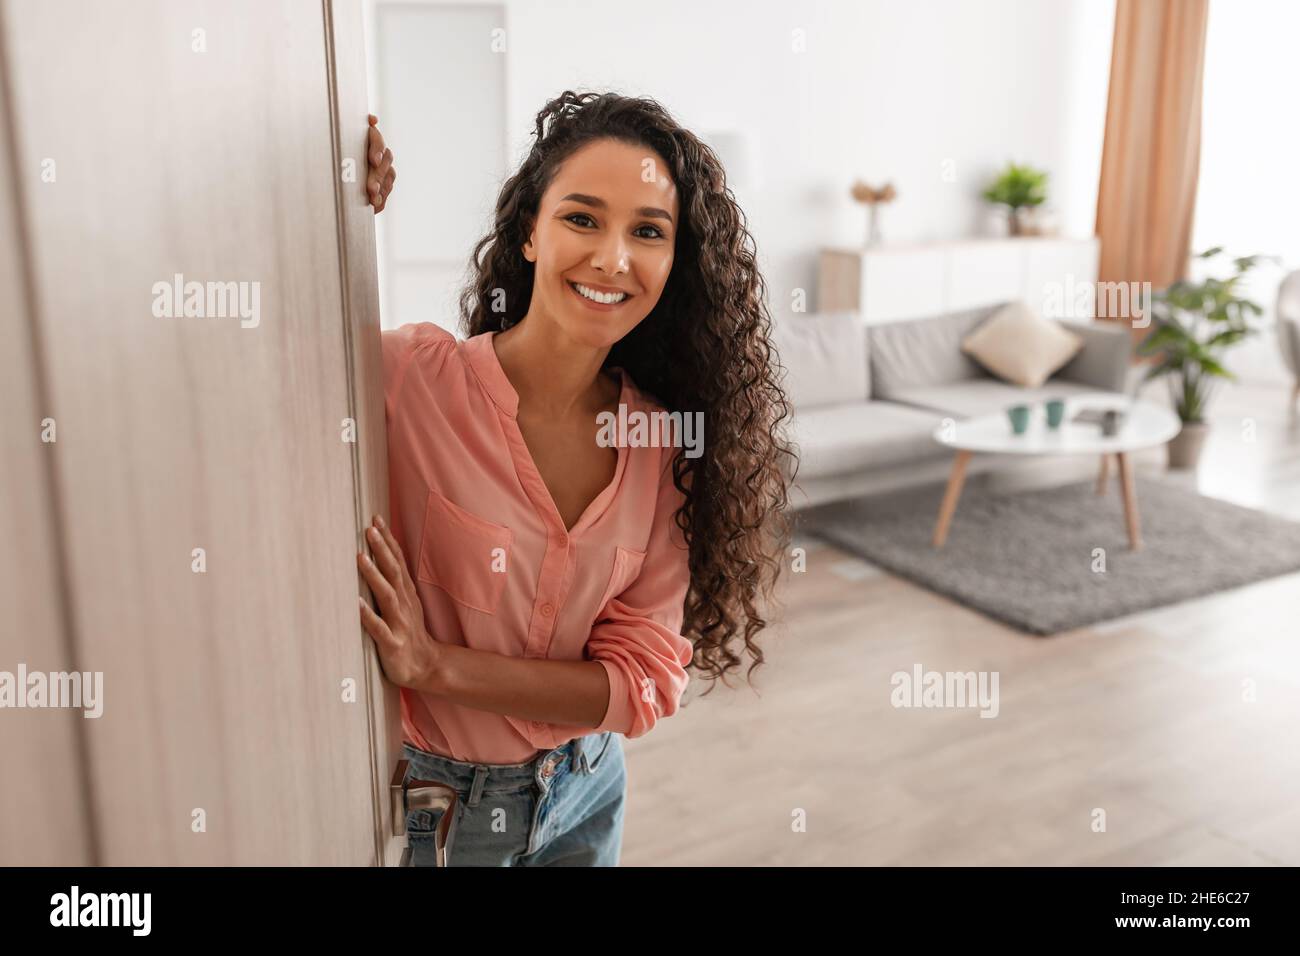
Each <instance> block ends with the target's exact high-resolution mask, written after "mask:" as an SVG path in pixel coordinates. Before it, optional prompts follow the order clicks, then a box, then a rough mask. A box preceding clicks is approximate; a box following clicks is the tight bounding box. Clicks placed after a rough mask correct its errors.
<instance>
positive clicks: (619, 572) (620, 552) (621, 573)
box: [596, 545, 645, 619]
mask: <svg viewBox="0 0 1300 956" xmlns="http://www.w3.org/2000/svg"><path fill="white" fill-rule="evenodd" d="M644 563H645V552H644V551H636V550H633V549H632V548H625V547H623V546H622V545H618V546H617V547H616V548H615V549H614V567H613V568H612V569H611V570H610V573H609V583H608V584H606V585H605V593H604V594H602V595H601V598H600V604H599V605H597V607H596V614H597V617H598V619H599V615H600V614H601V612H602V611H604V610H605V605H606V604H608V603H609V600H610V598H612V597H615V596H617V595H619V594H622V593H623V592H624V591H625V590H627V589H628V587H629V586H631V584H632V582H633V581H635V580H636V579H637V575H638V574H640V573H641V565H643V564H644Z"/></svg>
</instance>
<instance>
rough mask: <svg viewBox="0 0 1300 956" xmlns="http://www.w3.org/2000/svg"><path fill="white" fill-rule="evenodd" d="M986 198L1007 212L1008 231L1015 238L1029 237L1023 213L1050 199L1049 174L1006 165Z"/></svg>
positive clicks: (1031, 168) (989, 189)
mask: <svg viewBox="0 0 1300 956" xmlns="http://www.w3.org/2000/svg"><path fill="white" fill-rule="evenodd" d="M984 198H985V199H987V200H988V201H989V202H992V203H1000V204H1002V205H1003V206H1006V207H1007V210H1008V217H1007V223H1008V229H1009V231H1010V233H1011V235H1013V236H1023V235H1028V234H1029V231H1030V230H1029V229H1028V228H1027V224H1026V222H1025V219H1024V213H1023V211H1022V210H1025V209H1033V208H1034V207H1036V206H1040V205H1042V204H1043V202H1045V201H1046V199H1047V173H1046V172H1044V171H1043V170H1041V169H1034V168H1033V167H1032V166H1027V165H1025V166H1022V165H1018V164H1016V163H1007V168H1006V169H1004V170H1003V171H1002V173H1001V174H1000V175H999V176H998V178H997V179H995V180H993V182H992V183H991V184H990V185H989V187H988V188H987V189H985V190H984Z"/></svg>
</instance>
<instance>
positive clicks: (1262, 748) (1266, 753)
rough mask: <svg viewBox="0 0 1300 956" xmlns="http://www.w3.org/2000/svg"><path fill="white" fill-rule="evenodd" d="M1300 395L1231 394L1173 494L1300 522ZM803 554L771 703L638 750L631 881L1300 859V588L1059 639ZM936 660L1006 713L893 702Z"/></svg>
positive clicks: (710, 712)
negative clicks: (1295, 398)
mask: <svg viewBox="0 0 1300 956" xmlns="http://www.w3.org/2000/svg"><path fill="white" fill-rule="evenodd" d="M1289 392H1290V389H1289V387H1286V386H1281V385H1278V386H1275V387H1268V388H1264V387H1245V386H1236V387H1232V388H1225V389H1224V390H1223V391H1222V392H1221V394H1220V395H1219V396H1218V398H1217V399H1216V405H1215V406H1214V409H1215V425H1214V431H1213V434H1212V437H1211V440H1210V443H1209V444H1208V445H1207V448H1206V453H1205V459H1204V461H1203V462H1202V466H1201V469H1200V471H1199V473H1198V474H1196V475H1182V476H1177V477H1175V476H1173V475H1169V476H1167V477H1169V478H1172V479H1173V480H1178V481H1180V482H1183V483H1185V484H1188V485H1189V486H1191V487H1197V488H1199V489H1200V490H1201V491H1202V492H1203V493H1205V494H1209V495H1214V496H1217V497H1221V498H1225V499H1228V500H1231V501H1234V502H1236V503H1238V504H1243V505H1247V506H1251V507H1256V508H1261V509H1264V510H1266V511H1270V512H1273V513H1276V514H1279V515H1286V516H1289V517H1291V518H1293V519H1297V520H1300V424H1297V422H1296V421H1295V420H1294V418H1293V417H1290V416H1288V414H1287V409H1286V401H1287V397H1288V396H1289ZM1144 395H1145V396H1146V397H1150V398H1154V399H1158V398H1159V397H1160V394H1159V392H1158V391H1156V392H1153V391H1151V390H1150V388H1149V389H1148V391H1147V392H1145V393H1144ZM1252 422H1253V425H1252ZM1252 427H1253V429H1254V434H1253V440H1252V435H1251V428H1252ZM1155 466H1156V467H1157V468H1158V467H1159V459H1158V458H1157V459H1156V463H1155ZM1150 467H1151V463H1150V462H1148V465H1147V468H1140V469H1139V470H1140V471H1143V472H1145V471H1146V470H1147V469H1148V468H1150ZM796 544H799V545H806V546H807V547H808V548H809V551H808V559H807V570H806V572H804V573H801V574H787V575H786V578H785V586H784V587H783V589H782V595H781V596H782V602H783V604H784V605H785V607H784V612H783V619H782V622H781V625H780V627H779V628H777V629H776V630H775V631H773V632H772V633H770V634H768V635H767V636H766V647H767V648H768V663H767V664H766V665H765V666H764V667H763V668H762V669H760V672H759V676H758V677H756V679H755V682H756V688H755V689H751V688H749V687H748V686H747V685H745V684H743V683H742V684H740V685H739V686H738V687H737V688H734V689H733V688H727V687H723V686H718V687H717V688H715V689H714V691H713V692H712V693H711V694H709V695H706V696H695V695H692V699H691V700H690V702H689V703H688V704H687V706H685V707H684V708H683V709H682V710H681V711H680V712H679V713H678V714H677V715H676V716H674V717H673V718H672V719H670V720H667V721H664V722H663V723H662V724H661V725H660V726H659V727H657V728H656V729H655V730H654V731H653V732H652V733H651V734H649V735H647V736H646V737H642V738H639V739H636V740H628V741H625V742H624V744H625V747H626V750H627V755H628V774H629V778H630V779H629V804H628V808H627V822H626V829H625V836H624V845H623V860H622V862H623V865H625V866H628V865H632V866H642V865H647V866H649V865H653V866H658V865H741V866H749V865H824V864H865V865H880V864H895V865H897V864H906V865H915V864H931V865H1005V864H1025V865H1039V864H1041V865H1056V864H1062V865H1100V864H1118V865H1131V864H1147V865H1193V864H1214V865H1247V866H1249V865H1277V864H1289V865H1298V864H1300V746H1297V739H1298V738H1300V575H1288V576H1286V577H1283V578H1276V579H1273V580H1270V581H1265V582H1261V583H1259V584H1256V585H1252V586H1249V587H1245V588H1240V589H1237V590H1234V591H1230V592H1225V593H1221V594H1218V595H1212V596H1207V597H1204V598H1201V599H1198V600H1195V601H1191V602H1186V603H1183V604H1179V605H1175V606H1171V607H1167V608H1162V609H1158V610H1155V611H1146V612H1142V613H1140V614H1135V615H1132V616H1130V617H1126V618H1123V619H1119V620H1115V621H1110V622H1106V623H1105V624H1104V625H1100V626H1092V627H1088V628H1083V629H1079V630H1076V631H1072V632H1069V633H1066V634H1062V635H1057V636H1054V637H1049V638H1037V637H1030V636H1026V635H1022V634H1020V633H1018V632H1015V631H1013V630H1010V629H1009V628H1007V627H1006V626H1004V625H1001V624H998V623H996V622H993V621H991V620H989V619H987V618H984V617H983V616H981V615H980V614H978V613H976V612H974V611H970V610H967V609H965V608H963V607H961V606H960V605H957V604H955V603H953V602H952V601H950V600H948V599H946V598H943V597H939V596H937V595H934V594H932V593H930V592H928V591H925V590H923V589H921V588H919V587H916V586H914V585H912V584H910V583H907V582H904V581H902V580H899V579H896V578H894V577H892V576H890V575H888V574H885V573H882V572H880V571H878V570H876V569H874V568H872V567H870V566H869V565H867V564H865V563H863V562H861V561H860V560H858V559H856V558H853V557H851V556H849V555H847V554H845V553H842V552H839V551H837V550H835V549H833V548H830V547H826V546H822V547H820V548H818V547H817V546H816V544H815V543H813V542H808V541H803V540H800V541H798V542H796ZM916 664H920V665H922V666H923V667H924V669H925V670H927V671H929V670H938V671H947V670H955V671H972V670H973V671H997V672H998V674H999V681H1000V685H999V690H1000V712H999V714H998V716H997V717H996V718H994V719H985V718H981V717H980V716H979V714H978V713H977V712H976V711H975V710H970V709H967V710H960V709H952V708H949V709H930V710H926V709H896V708H894V707H892V706H891V704H890V692H891V686H890V675H892V674H893V673H895V672H896V671H909V672H910V671H911V670H912V668H913V666H914V665H916ZM1250 688H1253V692H1254V698H1255V699H1254V701H1253V702H1248V701H1247V700H1245V699H1244V698H1245V697H1246V696H1248V694H1247V691H1248V690H1249V689H1250ZM798 817H802V818H804V819H806V828H802V829H801V832H800V830H797V829H796V827H795V826H794V822H795V820H796V818H798Z"/></svg>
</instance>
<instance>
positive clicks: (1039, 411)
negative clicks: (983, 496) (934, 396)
mask: <svg viewBox="0 0 1300 956" xmlns="http://www.w3.org/2000/svg"><path fill="white" fill-rule="evenodd" d="M1085 408H1095V409H1107V408H1116V409H1121V410H1123V411H1125V412H1126V413H1127V414H1126V416H1125V419H1124V424H1123V425H1121V426H1120V429H1119V431H1118V432H1117V433H1116V434H1114V435H1110V436H1106V435H1103V434H1102V433H1101V426H1100V425H1093V424H1084V423H1079V422H1073V421H1071V419H1072V418H1073V417H1074V416H1075V414H1077V413H1078V412H1079V411H1082V410H1083V409H1085ZM1181 427H1182V425H1181V423H1180V422H1179V420H1178V416H1176V415H1175V414H1174V413H1173V412H1172V411H1170V410H1169V409H1167V408H1161V407H1160V406H1159V405H1153V404H1151V403H1150V402H1142V401H1133V400H1123V399H1114V398H1110V399H1107V398H1104V397H1098V398H1088V397H1080V398H1073V399H1066V401H1065V417H1064V419H1063V420H1062V422H1061V424H1060V427H1058V428H1056V429H1050V428H1048V427H1047V409H1046V408H1045V406H1044V404H1043V403H1042V402H1037V403H1034V404H1032V405H1031V406H1030V419H1029V427H1028V428H1027V429H1025V431H1024V433H1023V434H1020V435H1017V434H1016V433H1015V432H1013V431H1012V430H1011V420H1010V418H1009V417H1008V416H1007V413H1006V412H1005V411H1000V412H996V413H994V414H990V415H980V416H977V417H975V418H967V419H964V420H957V419H946V420H945V421H944V422H943V423H942V424H941V425H939V427H938V428H936V429H935V430H934V440H935V441H937V442H939V444H941V445H947V446H948V447H949V448H953V449H955V450H956V452H957V456H956V458H955V459H954V460H953V463H952V473H951V474H950V475H949V476H948V488H947V490H946V491H945V492H944V496H943V503H942V504H941V505H940V506H939V520H938V522H937V523H936V524H935V527H934V540H933V544H934V546H935V547H936V548H942V547H943V544H944V542H945V541H946V540H947V539H948V527H949V525H951V524H952V516H953V513H954V512H955V511H956V510H957V500H958V499H959V498H960V497H961V489H962V485H963V484H964V483H965V481H966V463H967V462H969V461H970V458H971V455H974V454H976V453H979V454H993V455H1100V456H1101V473H1100V475H1098V478H1097V494H1099V495H1100V494H1104V493H1105V491H1106V483H1107V478H1108V473H1109V463H1110V457H1111V456H1112V455H1114V456H1115V459H1116V461H1117V462H1118V468H1119V477H1120V486H1121V488H1122V490H1123V495H1124V521H1125V524H1126V525H1127V526H1128V540H1129V546H1130V547H1131V548H1132V549H1133V550H1137V549H1139V548H1141V547H1142V532H1141V525H1140V523H1139V521H1138V507H1137V495H1136V494H1135V493H1134V490H1133V466H1132V463H1131V462H1130V461H1129V453H1130V452H1134V451H1138V450H1140V449H1142V448H1150V447H1152V446H1153V445H1163V444H1164V443H1165V442H1167V441H1169V439H1171V438H1173V437H1174V436H1175V435H1177V434H1178V431H1179V429H1180V428H1181Z"/></svg>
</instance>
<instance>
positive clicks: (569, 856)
mask: <svg viewBox="0 0 1300 956" xmlns="http://www.w3.org/2000/svg"><path fill="white" fill-rule="evenodd" d="M402 755H403V756H404V757H405V758H406V759H407V760H408V761H410V765H409V767H408V768H407V772H406V776H407V779H408V780H410V779H412V778H418V779H426V780H437V781H440V782H442V783H445V784H448V785H449V786H451V787H453V788H455V790H456V795H457V797H458V799H457V802H456V809H455V813H456V820H455V823H454V826H453V829H452V835H451V838H450V840H449V841H448V846H447V865H448V866H617V865H618V857H619V851H620V849H621V847H622V839H623V808H624V795H625V793H626V790H627V773H626V767H625V764H624V762H623V744H622V738H621V737H620V736H619V735H618V734H616V733H614V732H613V731H608V732H606V733H601V734H589V735H587V736H585V737H577V738H574V739H573V740H570V741H566V742H565V743H563V744H561V745H560V746H559V747H556V748H555V749H554V750H549V751H545V752H542V753H539V754H538V755H537V756H536V757H534V758H533V759H532V760H528V761H525V762H524V763H519V764H475V763H464V762H461V761H459V760H452V759H450V758H448V757H443V756H441V755H439V754H433V753H429V752H428V751H425V750H420V749H419V748H417V747H415V746H414V745H412V744H411V743H410V741H406V742H404V743H403V745H402ZM442 813H443V811H441V810H426V809H419V810H410V811H408V812H407V814H406V833H407V841H408V844H409V846H410V848H411V864H412V865H413V866H433V865H434V862H433V856H434V831H435V830H436V829H437V827H438V823H439V822H440V818H441V816H442Z"/></svg>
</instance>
